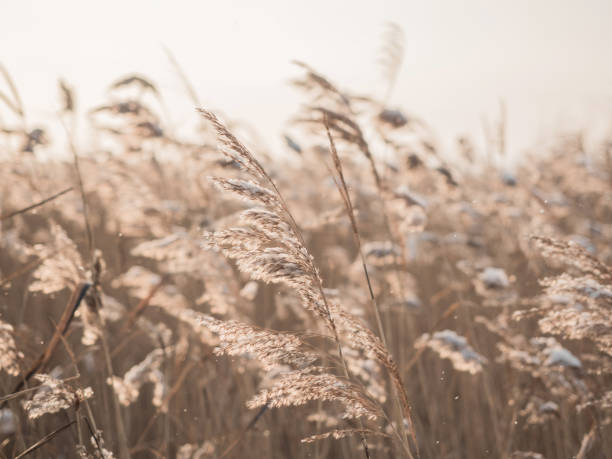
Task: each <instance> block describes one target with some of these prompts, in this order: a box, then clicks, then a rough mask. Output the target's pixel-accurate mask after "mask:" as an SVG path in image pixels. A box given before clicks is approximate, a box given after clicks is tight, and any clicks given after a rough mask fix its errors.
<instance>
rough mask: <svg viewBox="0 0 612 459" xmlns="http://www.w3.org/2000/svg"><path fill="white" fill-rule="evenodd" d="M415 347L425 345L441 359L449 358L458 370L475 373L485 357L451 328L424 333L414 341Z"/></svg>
mask: <svg viewBox="0 0 612 459" xmlns="http://www.w3.org/2000/svg"><path fill="white" fill-rule="evenodd" d="M415 346H416V347H422V346H427V347H429V348H430V349H432V350H434V351H435V352H437V353H438V355H439V356H440V357H441V358H443V359H449V360H450V361H451V362H452V364H453V367H454V368H455V369H456V370H458V371H466V372H468V373H471V374H476V373H479V372H481V371H482V369H483V365H485V364H486V363H487V359H486V358H485V357H483V356H482V355H480V354H478V353H477V352H476V351H475V350H474V349H473V348H472V347H471V346H470V345H469V344H468V342H467V339H466V338H464V337H463V336H461V335H458V334H457V333H456V332H454V331H452V330H442V331H439V332H436V333H434V334H433V335H431V336H430V335H429V334H428V333H425V334H424V335H422V336H421V337H420V338H419V339H418V340H417V342H416V343H415Z"/></svg>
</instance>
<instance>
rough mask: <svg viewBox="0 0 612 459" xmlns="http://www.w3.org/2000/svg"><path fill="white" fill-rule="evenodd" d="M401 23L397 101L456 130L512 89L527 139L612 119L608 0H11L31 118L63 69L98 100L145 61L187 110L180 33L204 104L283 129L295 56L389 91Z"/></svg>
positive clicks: (39, 115) (9, 16)
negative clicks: (383, 77)
mask: <svg viewBox="0 0 612 459" xmlns="http://www.w3.org/2000/svg"><path fill="white" fill-rule="evenodd" d="M388 21H393V22H395V23H397V24H399V25H401V26H402V27H403V29H404V32H405V35H406V53H405V58H404V64H403V67H402V70H401V73H400V75H399V79H398V82H397V85H396V88H395V91H394V93H393V97H392V99H391V103H392V104H393V105H396V106H399V107H402V108H403V109H405V110H406V111H408V112H412V113H414V114H417V115H419V116H421V117H423V118H424V119H426V120H427V121H428V122H429V123H430V124H431V125H433V127H434V129H435V131H436V133H437V134H438V136H439V138H440V140H441V141H442V143H444V142H447V143H448V142H450V141H451V140H452V139H453V138H454V137H455V136H456V135H457V134H459V133H469V134H472V136H473V137H474V138H476V139H479V138H481V137H482V129H481V119H482V117H483V116H488V117H490V118H494V117H495V116H497V107H498V103H499V100H500V98H503V99H504V100H505V101H506V104H507V107H508V120H509V124H508V135H509V138H510V139H509V146H510V148H511V149H515V150H519V149H522V148H524V147H526V146H528V145H531V144H532V143H533V142H535V140H536V139H537V138H538V137H539V136H542V135H544V136H546V135H549V134H551V133H552V132H554V130H559V129H573V128H581V127H589V128H590V129H592V130H593V131H596V130H598V129H599V130H601V129H602V127H609V126H611V125H612V123H611V120H612V58H611V54H612V53H611V52H610V51H611V49H612V46H611V45H612V1H609V0H590V1H573V0H572V1H570V0H514V1H506V0H503V1H501V0H493V1H492V0H463V1H455V0H448V1H439V0H438V1H427V2H425V1H409V0H403V1H402V0H396V1H391V0H389V1H378V2H374V1H357V0H353V1H331V0H329V1H323V0H309V1H299V2H292V1H272V0H268V1H218V0H217V1H202V0H201V1H173V2H169V1H152V0H149V1H117V0H107V1H103V2H89V1H76V0H73V1H68V0H65V1H8V0H2V1H0V61H1V62H2V63H3V64H4V65H5V66H6V67H7V68H8V69H9V71H10V72H11V73H12V75H13V76H14V78H15V80H16V82H17V85H18V87H19V90H20V92H21V95H22V98H23V99H24V102H25V104H26V107H27V109H28V112H29V116H30V118H31V119H40V120H44V119H45V117H52V116H53V110H54V109H55V108H56V107H57V106H58V90H57V78H58V77H60V76H61V77H63V78H64V79H66V80H67V81H68V82H69V83H70V84H71V85H72V86H74V87H75V88H76V90H77V96H78V100H79V103H80V104H81V106H84V107H85V108H90V107H92V106H93V105H95V104H97V103H101V102H103V101H104V97H105V91H106V88H107V87H108V85H109V84H110V83H111V82H113V81H115V80H116V79H117V78H118V77H120V76H123V75H125V74H128V73H133V72H138V73H141V74H144V75H146V76H148V77H150V78H151V79H152V80H153V81H155V82H156V83H157V84H158V86H159V87H160V89H161V91H162V94H163V95H164V97H165V99H166V102H167V103H168V105H170V106H171V110H172V113H173V118H174V120H173V121H174V122H175V123H180V122H181V120H182V119H189V118H190V117H192V116H193V115H192V111H191V110H192V107H191V103H190V101H189V99H188V98H187V96H186V95H185V93H184V90H183V88H182V85H181V83H180V80H179V79H178V78H177V76H176V74H175V72H174V70H173V68H172V66H171V65H170V63H169V61H168V59H167V57H166V55H165V54H164V51H163V46H167V47H168V48H169V49H170V50H172V52H173V53H174V55H175V56H176V58H177V60H178V61H179V62H180V63H181V65H182V67H183V69H184V70H185V72H186V73H187V75H188V76H189V78H190V80H191V81H192V82H193V84H194V86H195V87H196V89H197V91H198V93H199V95H200V98H201V100H202V102H203V103H204V105H205V106H207V107H210V108H213V109H214V108H220V109H222V110H223V111H224V112H225V113H227V114H228V115H230V116H232V117H234V118H240V119H244V120H247V121H249V122H250V124H252V125H253V126H255V127H256V128H257V129H258V130H259V131H260V133H261V134H262V135H263V136H264V137H265V138H268V139H271V138H273V137H278V135H279V133H280V132H282V130H283V125H282V123H283V121H284V120H285V119H286V118H287V117H288V116H290V115H291V114H292V113H294V111H295V109H296V108H297V106H296V104H297V103H298V102H299V101H300V100H301V98H300V97H299V96H298V94H297V93H296V92H295V90H294V89H292V88H290V87H289V85H288V84H287V81H288V79H289V78H290V77H291V76H292V75H295V74H296V70H295V68H294V66H293V65H292V64H291V60H293V59H298V60H302V61H305V62H307V63H308V64H310V65H311V66H313V67H314V68H316V69H318V70H319V71H320V72H322V73H323V74H325V75H328V76H329V77H330V78H331V79H332V81H334V82H336V83H337V84H338V86H340V87H343V88H347V89H351V90H355V91H359V92H375V93H377V94H380V91H381V85H380V69H379V67H377V64H376V59H377V52H378V50H379V49H380V47H381V43H382V41H381V40H382V30H383V25H384V24H385V22H388ZM1 84H3V83H1V82H0V85H1ZM271 143H273V141H271Z"/></svg>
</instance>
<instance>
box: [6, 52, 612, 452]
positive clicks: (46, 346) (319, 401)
mask: <svg viewBox="0 0 612 459" xmlns="http://www.w3.org/2000/svg"><path fill="white" fill-rule="evenodd" d="M397 53H398V51H397V49H396V48H394V47H393V46H391V47H390V48H389V49H388V52H387V54H386V55H385V56H386V57H387V61H386V63H385V65H386V67H385V68H386V69H387V70H388V72H387V74H386V78H387V79H388V81H389V88H390V89H391V88H392V87H393V81H394V79H395V77H396V75H397V71H396V63H397V62H396V61H397V60H398V59H399V58H398V56H397ZM297 65H298V68H299V71H300V77H299V78H298V79H297V80H296V81H294V84H295V87H296V90H297V91H300V92H301V93H302V94H303V100H304V104H303V105H302V106H301V107H296V111H295V113H294V115H293V116H292V118H291V120H290V123H289V125H288V126H290V128H289V131H288V134H287V135H286V137H285V140H286V148H285V150H284V151H283V153H282V154H280V155H279V154H275V155H273V154H270V153H268V151H267V149H266V148H265V146H263V145H261V144H260V143H259V142H258V140H257V137H256V136H254V135H252V131H251V129H250V127H249V126H247V125H245V124H243V123H240V122H236V121H233V120H232V117H231V113H222V112H220V111H218V110H214V109H211V108H209V107H206V109H204V108H201V107H200V102H199V100H198V97H197V95H196V94H195V92H194V91H193V90H192V89H191V86H190V84H189V82H188V80H187V79H186V78H185V79H184V83H185V90H186V92H187V93H188V94H190V96H191V97H192V100H193V106H194V112H193V121H194V122H193V129H192V132H189V133H185V132H181V133H180V134H179V133H178V131H177V130H176V129H175V127H173V126H170V125H169V124H168V123H167V121H166V119H165V113H164V105H163V104H162V103H161V101H162V94H163V90H162V89H161V88H158V87H157V86H156V85H155V84H154V83H153V82H151V81H150V80H149V79H147V78H146V77H143V76H139V75H128V76H127V77H125V78H121V79H119V80H117V81H116V82H114V83H113V84H112V86H111V88H110V89H109V93H108V103H106V104H104V105H102V106H98V107H87V108H86V110H87V120H86V122H83V121H81V122H77V116H76V114H75V110H76V108H75V107H76V104H77V102H78V101H77V97H76V96H75V94H76V93H77V91H76V90H74V89H73V88H71V87H70V86H69V85H68V84H66V83H63V82H62V83H61V84H60V92H59V94H60V97H58V105H57V107H55V108H54V110H56V111H57V121H59V125H60V126H61V127H62V129H60V130H59V131H57V132H54V133H53V135H51V134H50V133H49V132H48V131H47V130H46V129H45V128H44V126H43V127H39V125H38V124H37V121H36V120H34V119H30V118H29V117H28V116H26V113H25V111H24V109H23V106H22V104H21V100H20V97H19V92H18V90H17V86H18V82H13V80H12V79H11V78H10V75H9V73H8V71H6V70H5V69H4V68H3V69H2V70H3V71H2V77H3V78H2V85H1V86H0V91H1V92H0V96H1V100H0V113H2V118H1V119H0V145H1V148H0V161H1V163H0V177H1V179H0V216H1V217H0V218H1V223H0V225H1V226H0V289H1V292H2V295H1V296H0V388H1V391H0V396H1V400H2V401H1V404H2V406H1V408H0V456H2V457H6V458H11V457H25V456H28V457H40V458H50V457H53V458H72V457H82V458H112V457H118V458H128V457H131V458H149V457H151V458H154V457H169V458H173V457H177V458H181V459H188V458H194V459H195V458H205V457H227V458H260V457H261V458H332V457H333V458H336V457H338V458H358V457H364V458H368V457H371V458H386V457H390V458H391V457H393V458H395V457H406V458H480V457H491V458H532V459H535V458H571V457H576V458H581V459H582V458H610V457H612V417H611V413H612V268H610V266H612V244H611V242H612V137H610V138H609V139H608V140H607V141H606V140H602V141H601V142H599V143H598V144H597V145H596V146H592V145H589V146H587V145H586V143H585V141H584V135H585V133H584V132H575V133H569V134H567V135H563V136H559V138H556V139H552V140H551V142H550V144H551V145H552V147H547V149H546V151H542V150H543V149H542V148H539V149H538V150H537V151H538V153H537V154H532V155H527V154H525V155H523V156H522V157H521V158H519V161H518V166H517V167H516V168H515V169H512V170H507V169H506V168H505V167H504V166H503V164H505V160H506V159H507V156H508V154H509V153H508V152H507V151H506V147H505V145H506V126H505V123H504V121H503V117H502V118H501V119H500V120H497V121H495V120H493V121H492V122H491V123H489V126H490V129H489V130H488V131H487V143H486V148H485V149H484V150H482V149H480V148H477V147H476V146H475V145H474V142H473V141H472V140H471V138H470V137H469V136H465V137H462V138H460V139H458V140H457V143H456V151H454V152H452V154H446V153H448V152H446V153H443V152H441V151H439V148H438V146H437V139H436V138H435V136H434V135H433V131H432V129H431V128H430V127H429V126H428V124H427V123H426V122H425V121H423V120H421V119H420V118H418V117H417V116H415V115H413V114H410V113H409V112H408V111H405V110H404V109H402V108H397V107H394V106H393V104H391V103H390V102H388V101H383V100H377V99H375V98H373V97H370V96H368V95H364V94H355V93H352V92H351V91H350V89H344V86H343V85H342V82H338V83H336V82H330V81H329V80H328V79H327V78H326V77H325V76H324V75H322V74H320V73H318V72H317V71H316V70H315V69H313V68H311V67H309V66H308V65H307V64H303V63H297ZM390 94H391V91H389V92H388V95H390ZM196 107H198V108H200V109H199V110H195V108H196ZM209 110H210V111H209ZM250 121H251V122H252V123H253V125H254V126H255V128H256V126H257V120H250ZM85 125H86V126H85ZM85 140H87V141H86V142H85ZM54 145H55V146H56V147H57V148H61V149H63V150H64V151H65V152H66V155H65V156H64V157H62V159H58V158H51V159H49V158H48V157H45V155H44V152H45V151H47V150H49V149H50V148H51V147H52V146H54ZM85 145H87V146H85ZM58 146H59V147H58ZM536 147H538V146H536ZM57 148H56V149H57ZM43 157H45V158H44V159H41V158H43Z"/></svg>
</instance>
